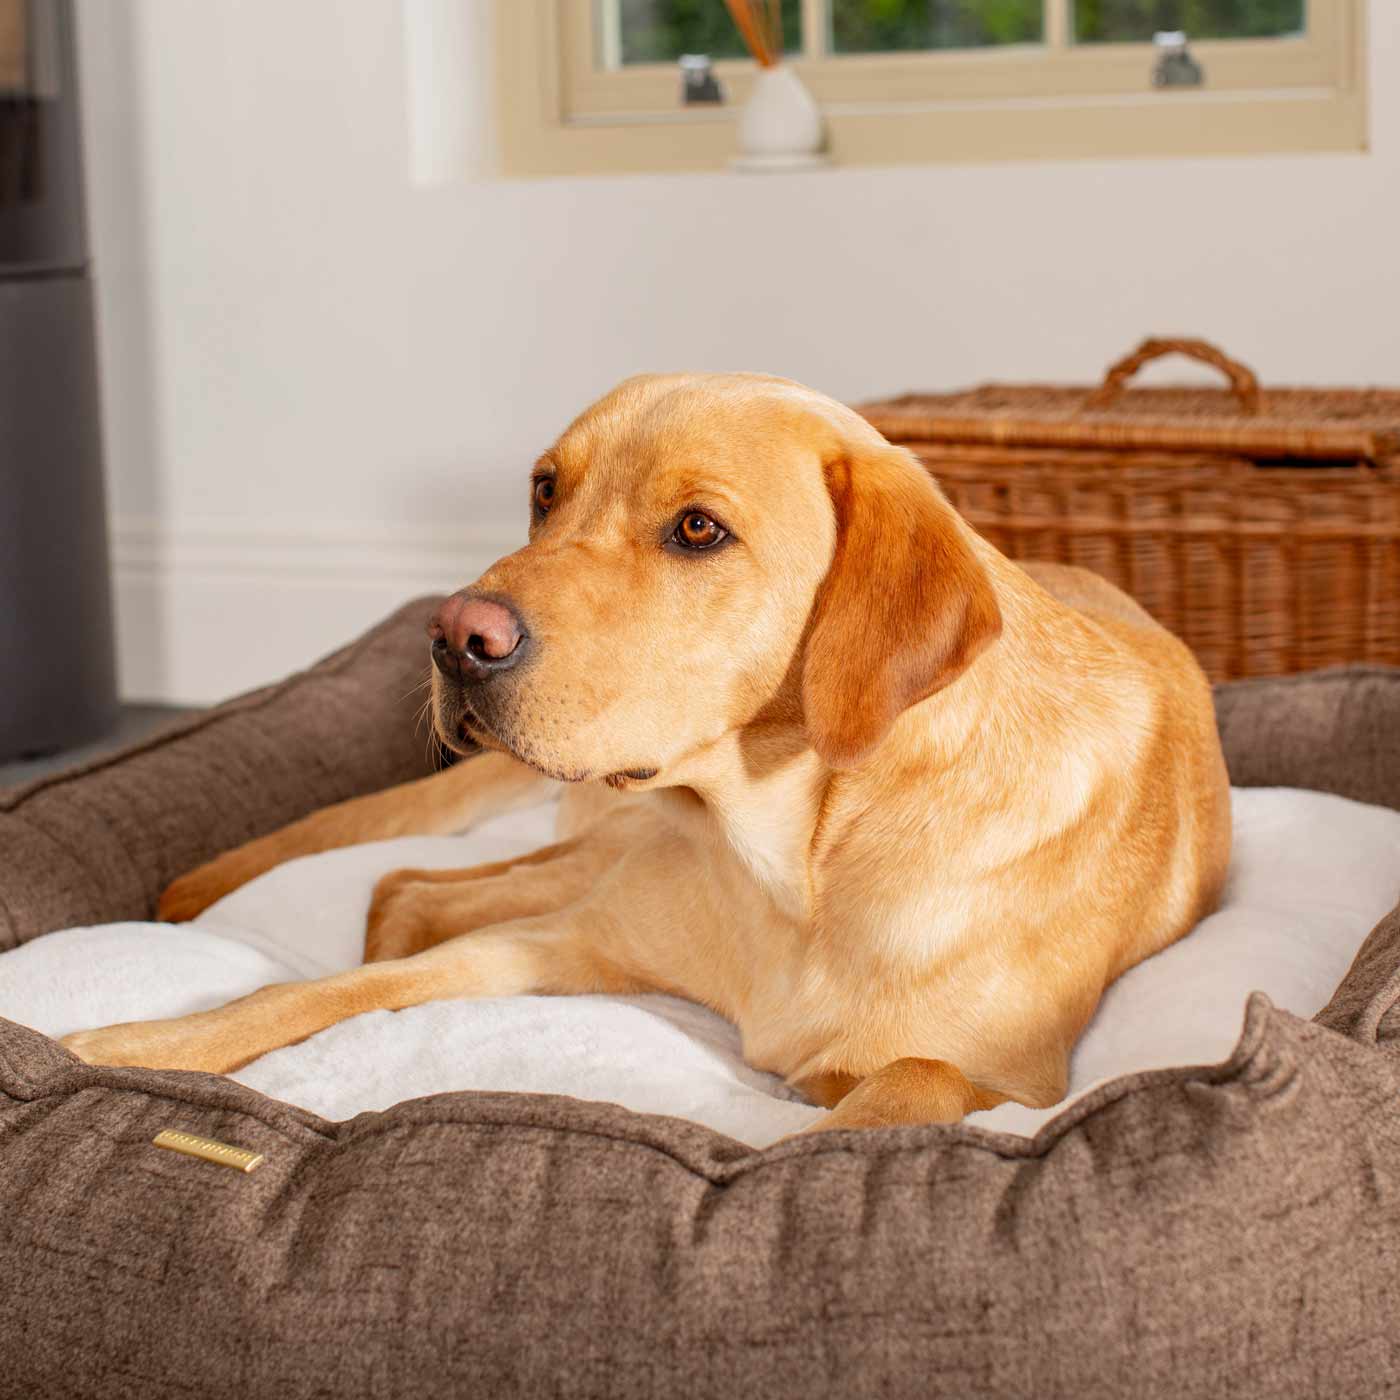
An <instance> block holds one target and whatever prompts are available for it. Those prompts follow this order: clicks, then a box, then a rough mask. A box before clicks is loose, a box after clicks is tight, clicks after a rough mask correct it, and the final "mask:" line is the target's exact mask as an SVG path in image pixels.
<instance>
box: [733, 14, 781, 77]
mask: <svg viewBox="0 0 1400 1400" xmlns="http://www.w3.org/2000/svg"><path fill="white" fill-rule="evenodd" d="M724 4H725V8H726V9H728V11H729V13H730V15H731V17H732V18H733V20H734V23H735V25H736V26H737V28H738V30H739V33H740V34H741V35H742V36H743V39H744V44H745V46H746V47H747V48H748V51H749V52H750V53H751V54H752V55H753V56H754V58H755V60H756V61H757V62H758V66H759V67H760V68H772V67H773V66H774V65H775V64H776V63H777V62H778V60H779V59H780V58H781V57H782V56H783V16H782V3H781V0H724Z"/></svg>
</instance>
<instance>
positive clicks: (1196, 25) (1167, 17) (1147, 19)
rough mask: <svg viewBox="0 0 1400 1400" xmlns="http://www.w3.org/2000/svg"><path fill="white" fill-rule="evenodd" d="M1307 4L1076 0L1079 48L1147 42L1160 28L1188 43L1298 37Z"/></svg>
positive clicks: (1292, 0)
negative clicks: (1174, 32) (1178, 31)
mask: <svg viewBox="0 0 1400 1400" xmlns="http://www.w3.org/2000/svg"><path fill="white" fill-rule="evenodd" d="M1305 4H1306V0H1075V4H1074V37H1075V38H1076V39H1077V40H1078V41H1079V42H1080V43H1104V42H1107V43H1119V44H1122V43H1150V42H1151V39H1152V36H1153V35H1154V34H1155V33H1157V31H1158V30H1160V29H1184V30H1185V31H1186V34H1187V36H1188V37H1189V38H1192V39H1267V38H1274V37H1276V36H1278V35H1281V34H1301V33H1302V32H1303V30H1304V29H1305V28H1306V27H1307V16H1306V14H1305Z"/></svg>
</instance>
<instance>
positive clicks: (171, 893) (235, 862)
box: [156, 848, 268, 924]
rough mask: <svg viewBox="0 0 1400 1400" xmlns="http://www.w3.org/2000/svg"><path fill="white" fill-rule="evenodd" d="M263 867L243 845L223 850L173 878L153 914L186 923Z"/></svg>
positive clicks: (259, 873) (162, 919)
mask: <svg viewBox="0 0 1400 1400" xmlns="http://www.w3.org/2000/svg"><path fill="white" fill-rule="evenodd" d="M267 868H268V867H267V865H266V864H265V863H263V862H262V861H259V860H258V859H256V857H255V856H254V855H253V853H251V852H249V851H248V850H247V848H240V849H238V850H236V851H227V852H225V853H224V854H223V855H221V856H217V857H216V858H215V859H214V860H211V861H208V862H206V863H205V864H204V865H201V866H198V867H196V868H195V869H194V870H191V871H190V872H189V873H188V874H185V875H181V876H180V878H179V879H178V880H175V881H173V882H172V883H171V884H170V885H169V886H168V887H167V888H166V891H165V893H164V894H163V895H161V897H160V900H159V902H158V903H157V905H156V917H157V918H158V919H160V920H161V922H162V923H167V924H183V923H186V922H188V921H189V920H190V919H192V918H194V916H195V915H196V914H202V913H203V912H204V911H205V910H206V909H207V908H208V907H209V906H210V905H211V904H215V903H217V902H218V901H219V900H221V899H222V898H223V897H224V896H225V895H226V894H232V893H233V892H234V890H236V889H238V888H239V887H240V886H241V885H246V884H247V883H248V881H249V880H252V879H254V878H255V877H256V876H258V875H261V874H262V873H263V871H264V870H265V869H267Z"/></svg>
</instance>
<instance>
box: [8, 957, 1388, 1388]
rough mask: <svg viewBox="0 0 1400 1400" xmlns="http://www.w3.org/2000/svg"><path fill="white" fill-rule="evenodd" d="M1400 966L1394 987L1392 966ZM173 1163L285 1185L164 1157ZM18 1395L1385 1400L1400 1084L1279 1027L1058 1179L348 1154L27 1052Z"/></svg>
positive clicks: (416, 1141) (914, 1137) (642, 1157)
mask: <svg viewBox="0 0 1400 1400" xmlns="http://www.w3.org/2000/svg"><path fill="white" fill-rule="evenodd" d="M1390 952H1391V955H1392V957H1393V956H1394V955H1395V954H1396V953H1397V949H1396V948H1395V947H1394V940H1393V939H1392V946H1391V949H1390ZM166 1127H176V1128H181V1129H185V1130H188V1131H194V1132H197V1133H201V1134H205V1135H208V1136H212V1137H216V1138H218V1139H220V1140H223V1141H227V1142H231V1143H235V1144H237V1145H239V1146H243V1147H249V1148H254V1149H256V1150H258V1151H261V1152H264V1153H266V1155H267V1160H266V1162H265V1164H264V1165H263V1166H262V1167H260V1168H259V1169H258V1170H257V1171H256V1172H254V1173H253V1174H252V1175H249V1176H243V1175H239V1174H237V1173H235V1172H232V1171H229V1170H227V1169H225V1168H222V1167H218V1166H212V1165H210V1164H207V1163H204V1162H199V1161H194V1160H192V1159H189V1158H185V1157H179V1156H176V1155H174V1154H171V1153H167V1152H162V1151H160V1150H159V1149H157V1148H155V1147H152V1146H151V1145H150V1140H151V1138H152V1137H154V1136H155V1134H156V1133H157V1132H158V1131H159V1130H160V1129H162V1128H166ZM0 1162H3V1171H0V1298H3V1299H4V1319H5V1326H4V1328H3V1329H2V1330H0V1395H2V1396H4V1397H7V1398H8V1397H21V1396H22V1397H26V1398H27V1397H36V1396H43V1397H93V1398H94V1400H97V1397H100V1398H101V1400H120V1397H127V1396H130V1397H133V1400H134V1398H135V1397H141V1398H142V1400H146V1397H150V1396H166V1395H181V1396H183V1395H198V1396H201V1397H206V1400H207V1398H210V1397H223V1396H227V1397H230V1398H231V1400H232V1397H238V1398H239V1400H243V1397H247V1396H263V1395H267V1396H272V1395H276V1396H279V1397H289V1398H290V1397H303V1396H305V1397H310V1396H325V1397H331V1396H334V1397H342V1398H343V1397H352V1396H367V1397H368V1396H373V1397H375V1400H392V1398H393V1397H404V1400H409V1397H412V1400H425V1397H439V1396H440V1397H449V1396H466V1395H483V1396H492V1397H510V1396H529V1397H538V1396H553V1395H559V1396H580V1397H581V1396H609V1397H634V1396H635V1397H651V1396H660V1395H685V1396H688V1397H708V1396H714V1397H723V1400H732V1397H735V1396H746V1397H750V1396H752V1397H767V1396H791V1397H794V1400H796V1398H797V1397H804V1398H805V1397H808V1396H812V1395H826V1394H831V1395H841V1396H845V1397H863V1396H871V1397H874V1396H881V1397H892V1396H906V1395H908V1396H915V1395H919V1396H923V1395H931V1394H948V1395H959V1396H997V1397H1008V1396H1036V1397H1046V1396H1073V1397H1078V1398H1079V1400H1084V1398H1085V1397H1096V1396H1103V1397H1115V1400H1116V1398H1117V1397H1121V1396H1124V1395H1132V1396H1134V1397H1135V1398H1136V1400H1148V1398H1149V1397H1158V1396H1160V1397H1164V1400H1165V1398H1166V1397H1170V1398H1171V1400H1180V1398H1181V1397H1191V1396H1200V1397H1210V1400H1215V1398H1216V1397H1219V1396H1222V1395H1243V1396H1251V1397H1263V1396H1287V1397H1297V1396H1327V1397H1347V1396H1374V1395H1379V1394H1383V1393H1386V1392H1387V1391H1388V1390H1390V1389H1391V1388H1392V1387H1393V1386H1394V1385H1395V1384H1396V1383H1397V1377H1400V1334H1397V1330H1396V1327H1395V1318H1396V1317H1397V1315H1400V1282H1397V1276H1396V1269H1395V1265H1396V1258H1397V1245H1398V1244H1400V1067H1397V1065H1396V1063H1395V1061H1394V1060H1393V1059H1392V1058H1390V1057H1389V1056H1386V1055H1382V1054H1378V1053H1377V1052H1376V1051H1375V1049H1374V1048H1369V1047H1368V1046H1367V1045H1364V1044H1361V1043H1358V1042H1357V1041H1355V1040H1352V1039H1349V1038H1347V1037H1345V1036H1343V1035H1341V1034H1340V1033H1338V1032H1337V1031H1334V1030H1329V1029H1326V1028H1325V1027H1323V1026H1320V1025H1316V1024H1309V1023H1306V1022H1302V1021H1299V1020H1297V1019H1295V1018H1294V1017H1292V1016H1289V1015H1286V1014H1285V1013H1282V1012H1279V1011H1275V1010H1274V1009H1272V1008H1271V1007H1270V1006H1269V1004H1268V1002H1267V1000H1266V999H1265V998H1263V997H1262V996H1257V997H1255V998H1254V999H1253V1000H1252V1001H1251V1003H1250V1006H1249V1010H1248V1015H1247V1018H1246V1024H1245V1029H1244V1034H1243V1037H1242V1039H1241V1042H1240V1045H1239V1048H1238V1049H1237V1051H1236V1053H1235V1054H1234V1056H1233V1057H1232V1058H1231V1060H1230V1061H1229V1062H1227V1063H1226V1064H1225V1065H1223V1066H1221V1067H1218V1068H1211V1069H1198V1070H1169V1071H1158V1072H1154V1073H1148V1074H1138V1075H1134V1076H1132V1077H1130V1078H1127V1079H1124V1080H1120V1081H1118V1082H1116V1083H1114V1084H1111V1085H1107V1086H1105V1087H1103V1088H1101V1089H1099V1090H1097V1091H1095V1092H1094V1093H1093V1094H1092V1095H1090V1096H1089V1097H1088V1098H1087V1099H1085V1100H1084V1101H1083V1102H1081V1103H1080V1104H1077V1105H1076V1106H1075V1107H1074V1108H1072V1109H1071V1110H1069V1111H1068V1112H1067V1113H1066V1114H1064V1115H1063V1116H1062V1117H1061V1119H1059V1120H1058V1121H1057V1122H1056V1123H1054V1124H1052V1125H1051V1126H1050V1127H1049V1128H1047V1129H1046V1130H1045V1131H1043V1132H1042V1133H1041V1134H1040V1135H1039V1136H1038V1137H1037V1138H1036V1139H1034V1140H1033V1141H1032V1142H1029V1143H1027V1142H1025V1141H1023V1140H1020V1139H1016V1138H1011V1137H1006V1136H1002V1135H997V1134H989V1133H985V1132H981V1131H978V1130H975V1129H970V1128H967V1127H962V1126H958V1127H928V1128H902V1129H887V1130H882V1131H879V1132H871V1133H859V1132H851V1133H844V1134H832V1135H830V1136H826V1137H822V1138H816V1139H810V1140H807V1141H804V1142H800V1143H789V1144H785V1145H779V1146H777V1147H774V1148H770V1149H768V1150H767V1151H765V1152H761V1153H759V1152H750V1151H747V1150H745V1149H743V1148H741V1147H739V1146H738V1145H737V1144H735V1143H733V1142H731V1141H729V1140H728V1139H725V1138H722V1137H719V1136H717V1135H716V1134H713V1133H711V1132H709V1131H708V1130H707V1129H704V1128H701V1127H698V1126H695V1125H692V1124H686V1123H681V1122H678V1121H676V1120H673V1119H669V1118H660V1117H651V1116H641V1115H634V1114H631V1113H628V1112H627V1111H625V1110H623V1109H620V1108H615V1107H610V1106H606V1105H594V1104H586V1103H581V1102H577V1101H573V1100H569V1099H564V1098H556V1097H553V1096H547V1095H508V1094H506V1095H501V1094H447V1095H442V1096H439V1097H437V1098H432V1099H422V1100H417V1101H413V1102H409V1103H405V1104H401V1105H398V1106H397V1107H395V1108H393V1109H391V1110H389V1111H388V1112H386V1113H381V1114H376V1113H368V1114H362V1115H361V1116H360V1117H358V1118H356V1119H354V1120H352V1121H351V1122H349V1123H345V1124H340V1125H334V1124H329V1123H325V1122H323V1121H321V1120H319V1119H317V1118H315V1117H313V1116H312V1115H310V1114H307V1113H304V1112H300V1111H298V1110H295V1109H291V1108H288V1107H286V1106H284V1105H281V1104H277V1103H274V1102H272V1101H270V1100H267V1099H265V1098H263V1097H261V1096H260V1095H258V1094H256V1093H254V1092H253V1091H251V1090H248V1089H245V1088H243V1087H242V1086H240V1085H237V1084H234V1083H233V1082H231V1081H229V1080H225V1079H220V1078H217V1077H214V1076H208V1075H198V1074H173V1073H160V1072H156V1071H146V1070H111V1069H91V1068H88V1067H86V1066H82V1065H79V1064H78V1063H77V1062H75V1061H72V1060H71V1059H70V1058H69V1057H68V1056H67V1055H66V1054H65V1052H63V1051H62V1050H61V1049H60V1048H59V1047H57V1046H56V1045H54V1044H53V1043H52V1042H49V1041H47V1040H44V1039H43V1038H42V1037H39V1036H37V1035H34V1034H33V1033H31V1032H28V1031H25V1030H23V1029H21V1028H19V1027H17V1026H13V1025H11V1024H8V1023H3V1022H0Z"/></svg>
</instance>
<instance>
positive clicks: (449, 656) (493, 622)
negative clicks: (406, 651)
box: [428, 593, 527, 681]
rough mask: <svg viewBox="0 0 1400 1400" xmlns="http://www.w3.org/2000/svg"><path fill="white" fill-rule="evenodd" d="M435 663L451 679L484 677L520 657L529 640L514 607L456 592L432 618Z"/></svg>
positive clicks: (481, 678) (482, 679)
mask: <svg viewBox="0 0 1400 1400" xmlns="http://www.w3.org/2000/svg"><path fill="white" fill-rule="evenodd" d="M428 636H429V637H431V638H432V642H433V665H434V666H436V667H437V668H438V670H439V671H441V672H442V674H443V675H444V676H447V677H448V678H449V679H451V680H455V681H484V680H486V679H487V678H488V677H490V676H493V675H496V674H497V673H499V672H501V671H507V670H509V669H510V668H511V667H512V666H514V665H515V664H516V662H518V661H519V660H520V657H521V655H522V653H523V652H524V650H525V643H526V640H527V637H526V633H525V629H524V627H523V626H521V623H520V619H519V618H518V617H517V616H516V615H515V611H514V609H513V608H511V607H509V606H508V605H507V604H505V603H500V602H497V601H496V600H494V599H491V598H474V597H472V596H471V595H470V594H468V593H454V594H453V595H452V597H450V598H449V599H448V600H447V601H446V602H445V603H444V604H443V605H442V606H441V607H440V608H439V609H438V610H437V612H435V613H434V614H433V616H432V617H431V619H429V622H428Z"/></svg>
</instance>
